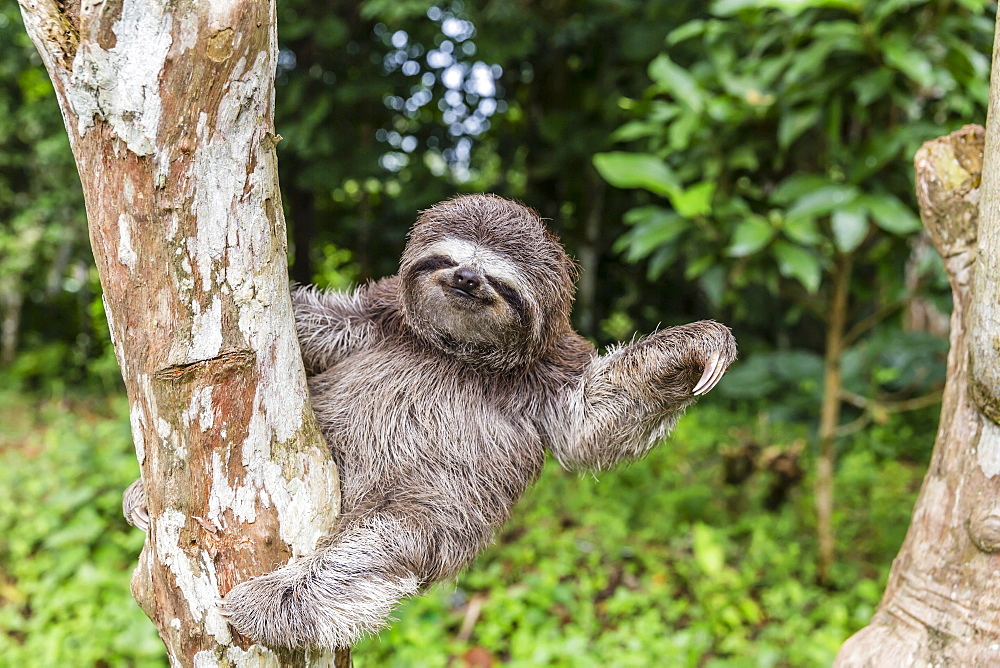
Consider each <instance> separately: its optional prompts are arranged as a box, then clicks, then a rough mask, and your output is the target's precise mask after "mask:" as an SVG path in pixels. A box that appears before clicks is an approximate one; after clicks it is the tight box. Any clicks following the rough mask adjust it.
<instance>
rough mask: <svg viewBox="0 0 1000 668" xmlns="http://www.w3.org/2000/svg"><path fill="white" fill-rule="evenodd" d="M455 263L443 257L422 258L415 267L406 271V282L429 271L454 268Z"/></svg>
mask: <svg viewBox="0 0 1000 668" xmlns="http://www.w3.org/2000/svg"><path fill="white" fill-rule="evenodd" d="M454 266H455V263H454V262H452V261H451V260H450V259H449V258H447V257H445V256H444V255H430V256H428V257H425V258H423V259H422V260H420V261H419V262H417V263H416V264H415V265H413V266H412V267H410V268H409V269H407V270H406V276H405V277H404V278H405V279H406V280H408V281H410V280H413V279H414V278H416V277H417V276H419V275H420V274H426V273H427V272H430V271H437V270H438V269H447V268H448V267H454Z"/></svg>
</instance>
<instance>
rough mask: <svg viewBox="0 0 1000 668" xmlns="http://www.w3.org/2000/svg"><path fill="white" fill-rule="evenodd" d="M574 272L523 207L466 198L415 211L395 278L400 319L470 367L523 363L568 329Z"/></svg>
mask: <svg viewBox="0 0 1000 668" xmlns="http://www.w3.org/2000/svg"><path fill="white" fill-rule="evenodd" d="M575 273H576V268H575V266H574V265H573V263H572V261H571V260H570V259H569V257H568V256H567V255H566V252H565V251H564V250H563V248H562V246H561V245H560V244H559V242H558V240H557V239H556V238H555V237H554V236H553V235H552V234H551V233H550V232H549V231H548V230H547V229H546V228H545V224H544V223H543V222H542V220H541V218H540V217H539V216H538V214H537V213H536V212H535V211H533V210H532V209H529V208H528V207H525V206H522V205H520V204H517V203H516V202H511V201H509V200H506V199H503V198H501V197H497V196H495V195H466V196H463V197H457V198H455V199H452V200H449V201H447V202H442V203H440V204H436V205H435V206H433V207H431V208H430V209H427V210H426V211H424V212H423V213H422V214H421V215H420V217H419V218H418V219H417V222H416V224H415V225H414V226H413V229H412V230H411V231H410V239H409V243H408V244H407V245H406V250H405V251H403V259H402V262H401V263H400V270H399V274H400V276H401V278H402V282H403V290H402V298H403V315H404V318H405V319H406V322H407V324H408V325H409V326H410V327H411V328H412V329H413V330H414V331H415V332H416V333H417V334H418V335H419V336H420V337H421V338H423V339H424V340H426V341H427V342H429V343H430V344H431V345H434V346H435V347H437V348H439V349H442V350H444V351H446V352H448V353H450V354H452V355H457V356H459V357H461V358H463V359H466V360H468V361H469V362H471V363H473V364H475V365H477V366H490V367H502V368H516V367H519V366H523V365H524V364H528V363H530V362H532V361H533V360H535V359H537V358H538V357H539V356H540V355H541V354H542V353H544V352H545V350H546V349H547V347H548V346H549V345H550V344H551V342H552V341H553V340H554V339H555V337H557V336H559V335H560V334H561V333H563V332H564V331H565V330H566V329H567V328H568V327H569V326H570V325H569V311H570V306H571V304H572V301H573V280H574V278H575Z"/></svg>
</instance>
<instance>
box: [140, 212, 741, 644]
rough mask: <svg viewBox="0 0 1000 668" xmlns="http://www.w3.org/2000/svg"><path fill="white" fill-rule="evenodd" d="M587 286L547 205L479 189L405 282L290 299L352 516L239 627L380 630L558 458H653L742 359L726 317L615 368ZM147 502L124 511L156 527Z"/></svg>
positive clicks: (288, 633) (470, 550)
mask: <svg viewBox="0 0 1000 668" xmlns="http://www.w3.org/2000/svg"><path fill="white" fill-rule="evenodd" d="M575 274H576V268H575V265H574V264H573V262H572V261H571V260H570V259H569V257H568V256H567V254H566V253H565V251H564V250H563V248H562V246H561V245H560V243H559V242H558V240H557V239H556V237H555V236H553V235H552V234H551V233H550V232H549V231H548V230H547V229H546V227H545V225H544V223H543V222H542V219H541V218H540V217H539V215H538V214H537V213H536V212H535V211H533V210H532V209H530V208H527V207H525V206H522V205H521V204H518V203H515V202H512V201H509V200H506V199H503V198H501V197H497V196H493V195H467V196H462V197H457V198H455V199H452V200H449V201H446V202H443V203H440V204H437V205H435V206H433V207H431V208H430V209H428V210H426V211H424V212H422V214H421V215H420V216H419V218H418V220H417V222H416V224H415V225H414V226H413V229H412V230H411V231H410V235H409V241H408V243H407V245H406V249H405V250H404V252H403V257H402V261H401V263H400V267H399V273H398V274H397V275H395V276H392V277H389V278H384V279H382V280H380V281H377V282H374V283H369V284H367V285H363V286H361V287H359V288H358V289H357V290H355V291H354V292H352V293H341V292H322V291H319V290H317V289H316V288H314V287H297V288H294V289H293V292H292V302H293V305H294V311H295V324H296V332H297V335H298V339H299V344H300V347H301V351H302V360H303V362H304V364H305V369H306V373H307V375H308V378H309V391H310V395H311V399H312V404H313V407H314V409H315V412H316V416H317V418H318V420H319V423H320V426H321V428H322V431H323V434H324V436H325V437H326V439H327V441H328V443H329V445H330V448H331V452H332V456H333V458H334V460H335V461H336V464H337V467H338V468H339V471H340V479H341V485H342V493H341V497H342V501H341V506H342V507H341V512H342V515H341V517H340V519H339V520H338V522H339V523H338V526H337V529H336V531H335V533H334V535H332V536H330V537H329V538H328V539H326V540H325V541H324V542H323V543H322V544H321V546H320V547H319V548H318V549H317V550H316V551H315V552H314V553H313V554H310V555H307V556H305V557H303V558H300V559H298V560H296V561H294V562H292V563H289V564H287V565H285V566H282V567H280V568H278V569H276V570H274V571H272V572H271V573H268V574H265V575H262V576H260V577H257V578H254V579H251V580H249V581H247V582H244V583H242V584H239V585H237V586H236V587H234V588H233V589H232V590H231V591H230V592H229V593H228V595H227V596H226V598H225V599H224V601H223V602H222V603H221V606H222V611H223V613H224V614H225V615H226V616H227V617H228V620H229V622H230V624H231V625H232V626H233V627H234V628H235V629H236V630H237V631H239V632H240V633H241V634H243V635H245V636H248V637H250V638H252V639H254V640H257V641H260V642H263V643H264V644H266V645H270V646H275V647H298V646H307V647H326V648H335V647H348V646H350V645H352V644H354V643H355V642H356V641H357V640H359V639H360V638H362V637H364V636H366V635H369V634H372V633H375V632H377V631H378V630H379V629H380V628H382V627H384V626H385V625H386V620H387V618H388V616H389V614H390V612H391V610H392V609H393V608H394V607H395V606H396V605H397V604H398V603H399V602H400V601H401V600H402V599H404V598H406V597H409V596H413V595H415V594H417V593H418V592H419V591H420V590H421V589H423V588H426V587H428V586H429V585H431V584H433V583H435V582H438V581H441V580H445V579H448V578H452V577H454V576H455V575H457V574H458V573H459V572H460V571H461V570H462V569H463V568H465V567H466V566H468V565H469V564H470V563H471V562H472V561H473V560H474V559H475V557H476V555H477V554H479V553H480V552H481V551H482V550H483V549H484V548H485V547H486V546H487V545H488V544H489V543H490V542H491V540H492V538H493V536H494V534H495V533H496V531H497V530H498V529H499V527H500V526H501V525H503V523H504V522H505V521H506V520H507V519H508V517H509V516H510V513H511V508H512V507H513V506H514V504H515V502H516V501H517V500H518V498H519V497H520V496H521V495H522V494H523V493H524V491H525V490H526V489H527V488H528V486H529V485H530V484H531V483H532V482H534V481H535V480H536V478H537V477H538V475H539V473H540V472H541V470H542V466H543V464H544V461H545V452H546V450H548V451H549V452H551V453H552V454H553V455H554V456H555V458H556V459H557V460H558V461H559V463H560V464H562V466H564V467H565V468H568V469H574V470H585V471H603V470H607V469H611V468H613V467H615V466H617V465H619V464H622V463H625V462H630V461H634V460H636V459H639V458H641V457H643V456H644V455H645V454H646V453H647V452H649V450H650V449H651V448H652V447H653V446H654V445H655V444H656V443H657V442H658V441H660V440H661V439H662V438H663V437H664V436H665V435H666V434H667V432H669V431H670V429H671V428H672V427H673V425H674V424H675V422H676V420H677V418H678V416H679V415H680V414H681V413H682V412H683V411H684V409H685V408H686V407H688V406H689V405H690V404H692V403H693V402H694V400H695V398H696V397H697V396H698V395H702V394H704V393H706V392H708V391H709V390H710V389H712V387H714V386H715V384H716V383H717V382H718V381H719V379H720V378H721V376H722V374H723V373H724V372H725V371H726V369H727V368H728V367H729V365H730V364H731V363H732V362H733V360H734V359H735V357H736V342H735V339H734V338H733V335H732V333H731V332H730V330H729V329H728V328H727V327H725V326H724V325H721V324H719V323H717V322H713V321H701V322H696V323H692V324H688V325H682V326H678V327H670V328H667V329H662V330H659V331H657V332H655V333H653V334H651V335H649V336H647V337H645V338H643V339H641V340H638V341H636V342H634V343H632V344H630V345H624V346H618V347H615V348H612V349H611V350H609V351H608V352H606V353H605V354H603V355H599V354H598V353H597V351H596V350H595V349H594V347H593V346H592V345H591V344H590V343H589V342H588V341H587V340H586V339H584V338H583V337H582V336H580V335H579V334H578V333H577V332H576V331H574V330H573V328H572V326H571V324H570V319H569V314H570V308H571V305H572V301H573V293H574V279H575ZM141 492H142V490H141V487H138V491H136V488H135V486H133V488H130V491H129V493H127V496H130V497H131V498H127V499H126V501H125V513H126V517H129V518H130V521H132V522H133V523H135V524H138V525H145V524H147V522H148V520H147V518H146V517H145V516H144V511H143V508H142V506H143V505H144V503H143V502H142V500H141V499H144V496H143V495H142V494H141Z"/></svg>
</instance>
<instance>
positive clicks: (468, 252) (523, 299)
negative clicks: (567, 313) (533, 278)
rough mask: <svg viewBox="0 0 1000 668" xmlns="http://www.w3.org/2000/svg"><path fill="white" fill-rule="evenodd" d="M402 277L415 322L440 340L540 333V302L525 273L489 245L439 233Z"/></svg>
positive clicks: (503, 342) (509, 342)
mask: <svg viewBox="0 0 1000 668" xmlns="http://www.w3.org/2000/svg"><path fill="white" fill-rule="evenodd" d="M403 280H404V284H405V285H406V286H407V287H406V290H407V292H408V295H407V296H408V298H409V301H410V306H411V308H410V309H409V311H410V313H409V316H410V317H411V318H415V319H417V320H418V321H419V322H417V323H414V324H417V325H418V326H419V327H420V328H421V329H423V328H427V329H429V330H430V331H429V332H428V333H432V334H433V335H434V337H435V338H437V339H438V340H440V341H441V342H443V343H453V344H458V345H462V344H474V345H486V346H491V347H497V348H507V347H511V346H517V345H523V344H524V343H526V342H527V341H528V340H530V339H532V338H537V337H538V336H539V333H540V332H539V328H540V327H541V320H540V317H539V316H540V310H539V305H538V304H536V303H534V301H533V297H532V295H533V291H532V290H530V285H528V284H527V283H526V281H527V280H528V279H527V277H526V276H525V275H524V273H523V272H521V271H520V270H519V269H518V267H517V265H516V264H515V263H514V262H513V261H512V260H511V259H509V258H507V257H505V256H504V255H503V254H501V253H498V252H496V251H494V250H492V249H489V248H485V247H483V246H481V245H479V244H476V243H474V242H471V241H468V240H465V239H459V238H455V237H446V238H443V239H440V240H438V241H436V242H434V243H432V244H431V245H429V246H428V247H427V248H425V249H422V252H421V255H420V257H419V258H416V259H415V260H414V262H413V263H412V264H410V265H409V266H406V267H404V268H403Z"/></svg>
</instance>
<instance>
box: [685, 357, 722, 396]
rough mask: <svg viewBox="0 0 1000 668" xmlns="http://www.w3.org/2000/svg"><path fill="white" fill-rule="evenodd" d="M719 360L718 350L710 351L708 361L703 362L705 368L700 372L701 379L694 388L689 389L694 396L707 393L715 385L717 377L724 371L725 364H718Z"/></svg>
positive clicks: (719, 377) (720, 376)
mask: <svg viewBox="0 0 1000 668" xmlns="http://www.w3.org/2000/svg"><path fill="white" fill-rule="evenodd" d="M720 361H721V355H720V353H719V352H718V351H716V352H714V353H712V355H711V356H710V357H709V358H708V362H706V363H705V370H704V371H703V372H702V374H701V379H700V380H699V381H698V384H697V385H695V386H694V389H693V390H691V394H693V395H694V396H700V395H703V394H707V393H708V391H709V390H711V389H712V388H713V387H715V385H716V383H718V382H719V379H721V378H722V374H723V373H725V371H726V367H725V365H723V364H720V363H719V362H720Z"/></svg>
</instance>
